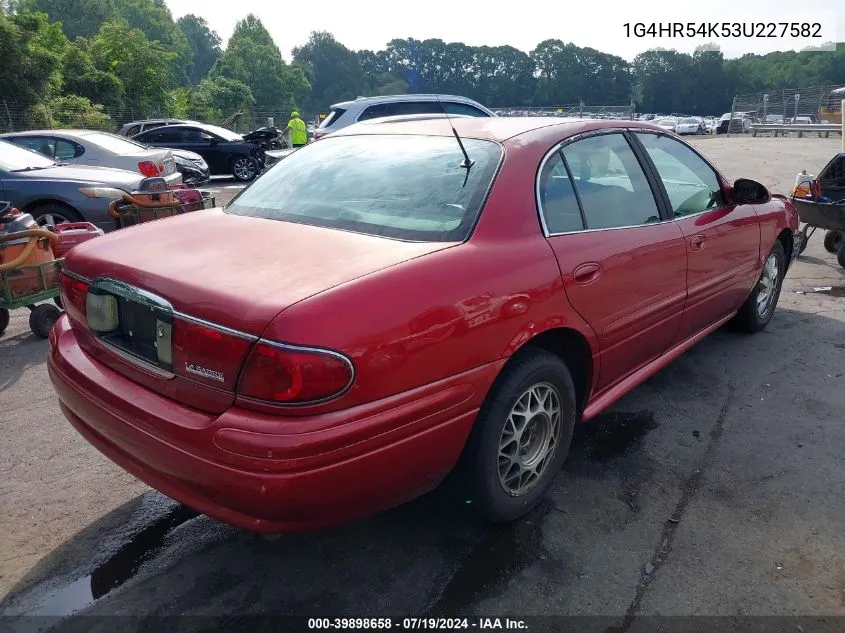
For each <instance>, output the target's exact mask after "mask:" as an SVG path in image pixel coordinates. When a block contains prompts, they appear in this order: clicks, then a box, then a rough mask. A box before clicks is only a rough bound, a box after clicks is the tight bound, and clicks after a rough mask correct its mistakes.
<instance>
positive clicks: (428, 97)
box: [331, 93, 481, 110]
mask: <svg viewBox="0 0 845 633" xmlns="http://www.w3.org/2000/svg"><path fill="white" fill-rule="evenodd" d="M436 99H446V100H448V101H460V102H462V103H473V104H478V102H477V101H475V100H473V99H470V98H469V97H462V96H460V95H447V94H435V93H426V94H404V95H382V96H376V97H358V98H357V99H355V100H353V101H341V102H340V103H335V104H333V105H332V106H331V109H332V110H334V109H335V108H343V109H345V110H348V109H349V108H351V107H352V106H353V105H358V106H360V107H364V106H368V105H371V104H373V103H398V102H402V101H435V100H436ZM478 105H481V104H478Z"/></svg>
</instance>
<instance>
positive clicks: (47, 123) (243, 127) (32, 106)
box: [0, 98, 329, 133]
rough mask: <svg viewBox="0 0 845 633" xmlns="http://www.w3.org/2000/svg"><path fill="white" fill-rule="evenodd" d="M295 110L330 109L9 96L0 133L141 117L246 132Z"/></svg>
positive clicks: (109, 128)
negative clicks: (169, 106)
mask: <svg viewBox="0 0 845 633" xmlns="http://www.w3.org/2000/svg"><path fill="white" fill-rule="evenodd" d="M294 110H296V111H297V112H298V113H299V115H300V117H301V118H302V119H303V120H305V121H306V122H309V123H311V122H315V123H319V116H320V115H323V116H325V115H326V114H328V112H329V108H328V106H326V107H325V108H314V107H307V108H290V107H285V108H261V107H255V108H248V109H240V110H235V111H232V112H219V111H216V112H213V113H209V114H205V115H196V114H193V115H192V114H191V113H179V112H175V111H163V110H159V111H152V112H148V113H141V112H139V111H137V110H135V109H134V108H108V107H103V106H100V105H94V106H92V105H91V104H90V103H86V102H82V101H80V100H78V99H76V98H59V99H56V100H53V101H51V102H49V103H47V102H38V103H29V104H27V103H21V102H18V101H13V100H10V99H2V100H0V133H5V132H23V131H27V130H41V129H59V128H65V129H69V128H77V129H96V130H103V131H106V132H118V131H119V130H120V128H121V127H123V126H124V125H125V124H127V123H130V122H132V121H137V120H141V119H150V118H153V119H158V118H172V119H185V120H191V121H193V120H199V121H201V122H203V123H211V124H214V125H221V126H223V127H227V128H229V129H231V130H233V131H235V132H240V133H244V132H249V131H251V130H254V129H255V128H258V127H264V126H269V125H274V126H276V127H282V128H283V127H285V126H286V125H287V122H288V120H289V119H290V115H291V112H292V111H294Z"/></svg>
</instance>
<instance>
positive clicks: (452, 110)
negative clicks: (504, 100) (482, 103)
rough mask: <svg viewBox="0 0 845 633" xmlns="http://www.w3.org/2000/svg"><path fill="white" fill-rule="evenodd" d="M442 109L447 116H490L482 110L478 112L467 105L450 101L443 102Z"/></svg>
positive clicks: (473, 107)
mask: <svg viewBox="0 0 845 633" xmlns="http://www.w3.org/2000/svg"><path fill="white" fill-rule="evenodd" d="M443 108H444V109H445V110H446V112H447V113H449V114H463V115H464V116H490V115H489V114H487V113H486V112H484V111H483V110H479V109H478V108H476V107H475V106H471V105H469V104H468V103H454V102H452V101H444V102H443Z"/></svg>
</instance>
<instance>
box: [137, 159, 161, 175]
mask: <svg viewBox="0 0 845 633" xmlns="http://www.w3.org/2000/svg"><path fill="white" fill-rule="evenodd" d="M138 171H140V172H141V175H142V176H145V177H147V178H153V177H154V176H158V174H159V170H158V167H157V166H156V164H155V163H154V162H152V161H150V160H142V161H141V162H140V163H138Z"/></svg>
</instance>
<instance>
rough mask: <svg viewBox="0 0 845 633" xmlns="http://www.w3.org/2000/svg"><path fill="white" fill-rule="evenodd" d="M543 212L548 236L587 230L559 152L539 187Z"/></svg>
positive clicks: (541, 177) (542, 176)
mask: <svg viewBox="0 0 845 633" xmlns="http://www.w3.org/2000/svg"><path fill="white" fill-rule="evenodd" d="M538 194H539V203H540V212H541V213H542V214H543V222H544V223H545V225H546V231H547V232H548V233H549V235H555V234H557V233H569V232H571V231H581V230H583V229H584V221H583V219H582V217H581V209H580V207H579V206H578V198H577V197H576V196H575V188H574V187H573V184H572V181H571V180H570V179H569V173H568V172H567V171H566V166H565V165H564V164H563V159H562V158H561V156H560V152H555V153H554V154H553V155H552V156H551V158H549V160H547V161H546V164H545V166H544V167H543V172H542V174H540V183H539V187H538Z"/></svg>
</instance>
